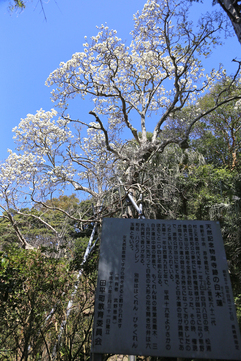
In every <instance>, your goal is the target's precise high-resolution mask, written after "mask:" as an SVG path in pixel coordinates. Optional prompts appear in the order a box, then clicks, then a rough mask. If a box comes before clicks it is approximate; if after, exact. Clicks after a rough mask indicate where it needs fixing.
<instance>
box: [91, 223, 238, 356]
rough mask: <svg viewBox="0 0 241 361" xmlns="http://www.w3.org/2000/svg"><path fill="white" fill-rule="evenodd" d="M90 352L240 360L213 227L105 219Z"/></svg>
mask: <svg viewBox="0 0 241 361" xmlns="http://www.w3.org/2000/svg"><path fill="white" fill-rule="evenodd" d="M92 352H94V353H112V354H129V355H145V356H159V357H184V358H185V357H186V358H208V359H225V360H228V359H229V360H241V339H240V333H239V328H238V324H237V319H236V313H235V306H234V302H233V295H232V289H231V284H230V279H229V273H228V268H227V261H226V256H225V252H224V246H223V241H222V236H221V232H220V226H219V224H218V223H217V222H211V221H175V220H171V221H164V220H146V219H145V220H135V219H114V218H109V219H104V221H103V229H102V236H101V247H100V260H99V273H98V284H97V290H96V301H95V319H94V329H93V340H92Z"/></svg>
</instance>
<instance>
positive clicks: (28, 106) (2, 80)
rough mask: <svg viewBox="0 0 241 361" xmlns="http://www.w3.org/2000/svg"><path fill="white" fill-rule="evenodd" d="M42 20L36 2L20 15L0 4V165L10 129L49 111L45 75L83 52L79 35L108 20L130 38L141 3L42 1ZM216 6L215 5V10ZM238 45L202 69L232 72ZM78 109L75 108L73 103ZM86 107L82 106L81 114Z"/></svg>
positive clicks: (230, 42)
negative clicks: (42, 111)
mask: <svg viewBox="0 0 241 361" xmlns="http://www.w3.org/2000/svg"><path fill="white" fill-rule="evenodd" d="M43 2H46V4H45V13H46V17H47V22H46V21H45V20H44V16H43V14H42V13H41V7H40V5H39V4H38V5H37V6H36V4H37V0H33V1H32V2H30V3H29V4H27V8H26V9H25V10H24V11H23V12H22V13H21V14H16V13H14V14H12V15H11V14H10V13H9V11H8V9H7V4H8V2H7V0H0V48H1V56H0V121H1V131H0V161H2V160H4V159H5V158H6V157H7V155H8V153H7V148H10V149H14V142H13V140H12V136H13V133H12V128H13V127H14V126H16V125H18V123H19V122H20V119H21V118H25V117H26V115H27V114H28V113H33V114H35V112H36V110H38V109H40V108H43V109H44V110H49V109H51V108H52V107H53V103H51V101H50V89H49V88H48V87H46V86H45V85H44V83H45V80H46V79H47V77H48V75H49V74H50V73H51V72H52V71H53V70H55V69H56V68H57V67H58V65H59V63H60V62H61V61H67V60H68V59H70V58H71V56H72V54H73V53H75V52H78V51H82V50H83V48H82V44H83V43H84V42H85V40H84V36H85V35H87V36H88V37H91V36H92V35H95V34H96V32H97V29H96V25H101V24H102V23H105V22H107V24H108V26H109V27H110V28H114V29H116V30H117V32H118V36H119V37H121V38H122V39H124V40H128V39H129V33H130V31H131V30H132V27H133V21H132V19H133V14H134V13H136V11H137V10H141V9H142V7H143V5H144V3H145V0H121V1H120V0H50V1H49V2H48V1H47V0H43ZM205 2H207V3H208V4H209V3H211V0H210V1H207V0H206V1H205V0H204V4H195V5H193V11H192V14H193V16H196V15H198V14H200V12H205V10H207V9H210V8H211V5H208V6H207V5H205ZM217 7H218V5H217V6H216V8H217ZM240 54H241V45H240V44H239V43H238V41H237V39H236V37H235V36H234V37H233V38H228V39H227V40H226V42H225V46H223V47H221V48H219V49H217V50H216V51H215V53H214V54H213V55H212V56H211V57H210V58H209V60H208V62H207V66H206V68H207V70H210V69H211V68H217V67H218V65H219V63H223V64H224V67H225V68H226V69H227V72H228V74H231V73H234V72H235V69H236V68H237V65H236V64H234V63H233V62H232V59H233V58H237V59H239V60H240V58H241V57H240ZM77 106H78V105H77ZM89 110H91V107H90V105H89V104H87V103H86V105H85V106H83V107H81V112H82V114H81V116H83V117H84V119H85V120H87V121H88V120H89V121H92V118H91V116H89V115H88V112H89Z"/></svg>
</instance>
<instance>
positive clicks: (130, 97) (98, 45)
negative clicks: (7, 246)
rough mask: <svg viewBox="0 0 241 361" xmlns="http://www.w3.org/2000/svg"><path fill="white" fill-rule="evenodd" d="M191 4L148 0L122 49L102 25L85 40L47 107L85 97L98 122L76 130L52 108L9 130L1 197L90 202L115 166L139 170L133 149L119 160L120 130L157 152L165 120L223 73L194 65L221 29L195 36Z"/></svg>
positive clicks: (58, 74)
mask: <svg viewBox="0 0 241 361" xmlns="http://www.w3.org/2000/svg"><path fill="white" fill-rule="evenodd" d="M189 5H190V4H189V2H178V3H177V2H176V1H175V0H148V1H147V2H146V4H145V6H144V9H143V11H142V12H141V13H137V14H136V15H135V16H134V30H133V31H132V33H131V34H132V36H133V39H132V41H131V43H130V44H129V45H128V46H127V45H126V44H124V42H122V40H121V39H120V38H119V37H117V34H116V31H115V30H112V29H109V28H108V27H107V26H106V24H103V25H101V26H100V27H99V28H98V33H97V35H96V36H93V37H92V38H91V39H90V40H89V41H88V39H87V37H85V43H84V44H83V48H84V49H83V51H82V52H77V53H75V54H73V56H72V58H71V59H70V60H69V61H67V62H66V63H64V62H62V63H60V65H59V68H58V69H56V70H55V71H54V72H52V73H51V74H50V76H49V78H48V79H47V81H46V84H47V85H48V86H51V87H52V86H53V87H54V89H53V91H52V100H53V102H55V103H56V106H58V107H59V108H60V109H63V112H64V111H65V109H67V108H68V101H69V99H74V98H75V97H76V96H81V97H82V98H83V99H84V98H85V97H86V96H87V97H91V99H92V101H93V105H94V106H93V109H92V113H91V114H92V115H95V114H96V117H97V116H98V117H99V119H98V118H96V121H94V122H91V123H90V124H86V123H84V122H83V121H81V120H76V121H75V124H76V128H74V127H73V126H72V124H73V123H74V121H73V120H70V119H69V116H68V117H64V116H63V117H60V118H58V119H57V120H55V118H56V117H57V116H58V113H57V111H56V110H54V109H52V110H51V111H44V110H42V109H40V110H39V111H37V113H36V114H35V115H33V114H28V115H27V117H26V118H25V119H22V120H21V122H20V124H19V125H18V127H15V128H14V129H13V131H14V132H15V136H14V138H15V141H16V143H17V145H18V148H17V149H18V152H19V154H16V153H10V155H9V158H8V160H7V161H6V162H5V163H4V164H3V165H2V168H1V174H2V183H1V188H2V194H4V192H5V194H6V192H7V190H9V188H8V187H9V185H10V184H12V183H11V182H16V183H18V184H20V183H21V184H24V186H25V187H26V186H29V192H30V193H31V192H32V194H33V192H34V194H37V193H38V192H39V193H38V194H42V193H43V190H44V189H46V192H47V189H49V191H51V192H52V191H54V189H57V188H58V187H62V186H64V185H65V184H72V185H73V187H74V188H75V189H80V190H84V191H87V192H89V193H90V194H91V195H92V196H93V194H94V193H93V192H102V191H103V189H104V188H105V186H106V184H107V183H108V177H109V178H110V177H111V174H112V173H113V162H114V160H115V161H117V162H118V160H119V161H120V159H121V160H122V161H123V160H124V161H125V162H127V158H128V157H130V158H131V159H130V164H138V161H139V160H138V159H136V158H135V157H138V154H140V152H139V151H138V149H137V151H136V152H133V153H131V152H129V153H128V157H126V156H125V154H124V153H123V152H124V150H123V149H125V147H123V142H121V141H119V139H118V137H119V134H120V133H121V131H122V130H123V129H124V128H127V129H128V130H129V132H130V137H131V138H132V139H133V138H135V141H136V145H137V144H138V145H140V146H141V147H142V148H143V149H144V148H145V147H144V145H145V144H144V143H145V142H146V143H147V136H146V128H147V127H148V129H149V130H151V131H152V132H153V137H152V140H151V141H152V143H153V145H155V144H156V142H157V137H158V134H159V132H160V128H161V127H163V126H164V125H165V122H166V120H167V119H168V117H171V116H172V115H173V114H175V111H176V110H177V109H181V108H182V107H184V106H185V105H187V104H190V103H193V102H196V100H197V98H198V96H199V95H200V94H201V92H203V91H207V90H208V89H209V88H210V87H211V86H212V85H213V84H214V83H215V82H216V81H217V80H218V79H220V77H221V75H222V69H221V70H218V71H212V72H211V73H210V74H208V75H206V74H205V73H204V68H203V65H202V62H201V60H200V59H201V58H200V54H203V55H204V56H206V55H207V54H209V53H210V49H211V46H212V44H213V43H215V42H217V41H218V38H217V37H216V35H215V34H216V32H217V31H218V30H219V28H220V27H221V22H220V21H219V19H218V18H217V19H216V20H217V21H216V20H215V19H213V20H212V19H211V18H209V17H206V18H204V19H203V20H202V25H201V26H200V28H199V29H197V30H194V29H193V27H192V23H191V22H189V21H188V20H187V12H188V6H189ZM236 106H237V107H240V103H239V102H237V103H236ZM156 115H158V117H156ZM197 115H198V113H197V114H195V116H197ZM152 116H153V119H154V121H153V120H152V119H151V117H152ZM67 118H68V119H69V121H68V120H66V119H67ZM100 119H101V121H99V122H98V121H97V120H100ZM132 119H133V121H132ZM150 119H151V120H150ZM138 121H139V124H138V125H136V124H137V122H138ZM101 122H103V123H101ZM133 122H135V123H133ZM147 122H149V124H147ZM183 122H185V120H183ZM100 124H101V125H100ZM83 125H86V126H87V135H86V137H85V138H82V137H81V127H82V126H83ZM151 127H152V129H150V128H151ZM137 129H138V130H141V132H142V136H141V137H140V136H139V135H138V131H137ZM107 135H108V137H107ZM137 148H138V146H137ZM123 154H124V155H123ZM13 163H14V164H15V166H14V167H13ZM10 164H11V166H10ZM11 167H13V168H14V169H12V168H11ZM11 169H12V170H11ZM112 175H113V174H112ZM15 189H16V188H15ZM41 192H42V193H41Z"/></svg>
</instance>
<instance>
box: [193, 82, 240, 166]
mask: <svg viewBox="0 0 241 361" xmlns="http://www.w3.org/2000/svg"><path fill="white" fill-rule="evenodd" d="M239 83H240V78H237V79H236V80H235V81H232V80H231V79H230V78H229V77H224V78H223V79H222V81H220V82H219V83H217V84H216V85H215V86H214V87H213V89H212V90H211V91H210V93H208V94H207V95H205V96H204V97H203V98H201V99H200V100H199V102H198V107H201V108H202V109H207V108H209V107H210V105H211V104H212V105H214V101H213V99H215V97H216V96H217V95H218V94H219V97H220V98H222V97H223V96H224V94H223V90H224V91H225V92H228V93H229V94H231V93H233V94H234V93H235V94H238V93H239V87H238V86H237V84H239ZM240 111H241V107H240V102H239V101H234V102H231V103H229V104H226V105H225V106H221V107H220V108H218V109H216V110H215V111H214V112H213V113H210V114H208V115H207V116H205V118H204V119H202V120H201V122H200V123H199V124H198V125H197V127H196V141H195V142H194V144H193V145H194V146H195V144H196V147H197V149H199V151H201V152H202V153H203V154H205V153H206V156H205V158H206V160H207V161H209V162H210V160H211V162H212V164H215V163H216V164H217V165H218V166H226V167H228V168H229V169H231V170H234V169H235V168H237V169H239V167H240V155H239V154H240V146H241V126H240ZM197 133H198V135H197ZM204 139H205V142H203V140H204ZM204 143H205V148H206V149H204ZM201 147H202V148H203V149H202V150H201ZM208 153H210V155H208ZM211 154H212V157H213V159H210V156H211Z"/></svg>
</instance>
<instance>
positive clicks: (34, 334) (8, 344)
mask: <svg viewBox="0 0 241 361" xmlns="http://www.w3.org/2000/svg"><path fill="white" fill-rule="evenodd" d="M0 258H1V268H0V286H1V287H0V301H1V308H0V312H1V325H0V343H1V351H0V359H4V357H8V359H13V358H16V359H26V360H27V359H28V360H38V359H41V360H42V359H46V360H50V359H51V357H50V353H51V352H52V349H53V347H54V345H55V342H56V337H57V335H58V333H59V330H60V326H61V323H62V321H63V320H64V319H65V317H66V313H65V312H66V305H67V304H66V302H67V301H66V300H68V297H70V294H71V292H72V289H73V286H74V283H75V280H76V275H75V273H74V272H73V271H70V269H69V262H68V261H67V260H65V259H63V258H62V259H54V258H49V257H46V256H44V255H42V254H41V252H40V251H35V250H29V251H26V250H21V249H19V248H11V249H9V250H8V251H7V252H2V253H1V254H0ZM93 291H94V289H93V285H92V284H91V283H90V281H89V280H88V279H87V278H85V277H84V275H83V276H82V279H81V287H79V291H78V293H77V294H76V297H75V303H74V305H73V310H72V316H71V319H70V320H68V322H67V324H66V327H65V330H64V340H65V341H64V343H63V344H62V345H61V348H60V349H59V350H58V353H59V354H64V355H65V356H64V357H61V360H69V356H67V355H69V354H70V353H71V354H72V359H73V360H74V359H76V360H80V359H81V357H80V356H78V358H77V355H79V353H81V352H82V353H85V352H87V351H88V347H89V346H88V342H90V326H91V321H92V313H93V306H92V304H93ZM87 340H88V342H87ZM83 343H84V344H85V346H84V347H83ZM2 348H3V349H5V351H2Z"/></svg>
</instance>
